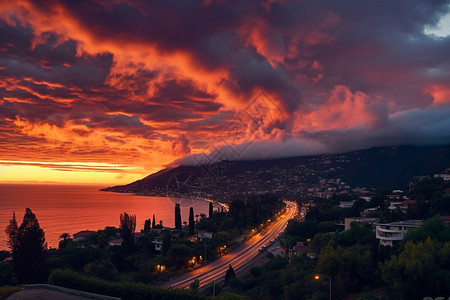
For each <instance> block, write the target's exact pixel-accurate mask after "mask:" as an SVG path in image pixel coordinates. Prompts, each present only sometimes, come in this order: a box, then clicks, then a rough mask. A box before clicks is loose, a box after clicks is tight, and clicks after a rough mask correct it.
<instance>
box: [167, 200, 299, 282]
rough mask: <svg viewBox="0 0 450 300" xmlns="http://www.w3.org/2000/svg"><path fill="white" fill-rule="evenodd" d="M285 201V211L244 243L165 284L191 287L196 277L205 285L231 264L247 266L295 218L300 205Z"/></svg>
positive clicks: (217, 277)
mask: <svg viewBox="0 0 450 300" xmlns="http://www.w3.org/2000/svg"><path fill="white" fill-rule="evenodd" d="M285 203H286V210H285V211H284V213H283V214H282V215H281V216H279V217H278V218H277V219H276V220H272V221H271V222H270V224H269V225H268V226H267V227H266V229H265V230H263V231H262V232H261V233H258V234H256V235H255V236H253V237H252V238H251V239H249V240H248V241H246V242H245V243H244V244H243V245H241V246H239V247H238V248H236V249H234V250H233V251H231V252H230V253H228V254H226V255H224V256H222V257H220V258H219V259H217V260H215V261H213V262H212V263H210V264H208V265H206V266H204V267H202V268H200V269H197V270H194V271H192V272H189V273H186V274H183V275H181V276H179V277H177V278H174V279H172V280H169V281H168V282H166V283H165V284H163V286H166V287H171V288H177V289H185V288H189V285H190V284H191V283H192V282H193V281H194V280H195V279H198V280H199V282H200V286H204V285H207V284H209V283H211V282H213V281H214V280H219V279H221V278H223V277H225V273H226V271H227V269H228V266H229V265H230V264H231V266H232V267H233V269H234V270H235V271H237V270H238V269H240V268H242V267H243V266H245V265H246V264H247V263H248V262H250V261H251V260H252V259H253V258H255V257H256V256H257V255H258V253H259V251H260V249H261V248H262V247H265V246H268V245H269V244H270V243H272V242H273V241H274V240H275V239H276V238H277V237H278V236H279V235H280V234H281V233H282V232H283V231H284V229H285V228H286V225H287V222H288V221H289V220H291V219H292V218H294V217H295V215H296V214H297V213H298V207H297V204H296V203H295V202H291V201H285Z"/></svg>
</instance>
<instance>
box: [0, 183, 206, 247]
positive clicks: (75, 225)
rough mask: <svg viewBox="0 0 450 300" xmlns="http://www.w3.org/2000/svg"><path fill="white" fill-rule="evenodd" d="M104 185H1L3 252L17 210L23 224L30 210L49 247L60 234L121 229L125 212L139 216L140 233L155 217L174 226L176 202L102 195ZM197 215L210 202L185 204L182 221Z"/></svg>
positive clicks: (1, 245)
mask: <svg viewBox="0 0 450 300" xmlns="http://www.w3.org/2000/svg"><path fill="white" fill-rule="evenodd" d="M100 188H102V187H100V186H91V185H54V184H48V185H44V184H0V250H6V249H7V244H6V234H5V227H6V226H7V225H8V224H9V220H10V219H11V217H12V213H13V211H15V212H16V219H17V222H18V223H19V226H20V224H21V223H22V219H23V215H24V213H25V208H27V207H29V208H30V209H31V210H32V211H33V212H34V213H35V214H36V217H37V219H38V221H39V224H40V225H41V227H42V228H43V229H44V231H45V237H46V241H47V243H48V245H49V247H53V248H55V247H57V246H58V242H59V235H60V234H61V233H63V232H68V233H70V234H74V233H77V232H79V231H81V230H98V229H103V228H105V227H106V226H115V227H119V223H120V221H119V217H120V214H121V213H123V212H127V213H128V214H135V215H136V231H140V230H141V229H143V228H144V221H145V219H148V218H152V216H153V214H155V218H156V222H159V220H162V221H163V225H164V226H166V227H174V223H175V220H174V207H175V205H174V201H173V199H169V198H166V197H147V196H135V195H131V194H119V193H111V192H101V191H99V189H100ZM190 206H193V207H194V214H196V215H197V214H198V215H200V214H201V213H204V214H208V207H209V203H208V202H205V201H195V202H193V203H182V205H181V217H182V221H188V217H189V207H190Z"/></svg>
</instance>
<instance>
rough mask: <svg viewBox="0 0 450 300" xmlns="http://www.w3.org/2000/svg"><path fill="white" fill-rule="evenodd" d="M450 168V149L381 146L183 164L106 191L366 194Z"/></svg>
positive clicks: (216, 194) (219, 196) (229, 194)
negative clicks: (332, 152)
mask: <svg viewBox="0 0 450 300" xmlns="http://www.w3.org/2000/svg"><path fill="white" fill-rule="evenodd" d="M448 167H450V145H444V146H422V147H421V146H398V147H381V148H370V149H364V150H357V151H351V152H347V153H338V154H326V155H315V156H299V157H291V158H280V159H271V160H255V161H232V162H230V161H222V162H218V163H216V164H213V165H199V166H179V167H176V168H170V169H164V170H161V171H159V172H157V173H154V174H151V175H149V176H147V177H145V178H143V179H141V180H138V181H135V182H133V183H130V184H127V185H122V186H115V187H109V188H106V189H104V190H105V191H113V192H121V193H136V194H141V195H154V196H174V197H177V196H187V197H211V198H214V199H221V200H225V201H226V200H230V199H232V198H233V197H235V196H236V195H242V194H253V193H264V192H274V193H277V194H280V195H287V196H302V195H303V196H305V195H310V196H320V195H321V193H322V194H323V193H325V195H327V194H329V193H331V192H333V193H341V192H343V191H346V192H352V191H354V190H355V189H356V188H361V187H365V189H362V190H365V191H367V192H368V193H369V192H373V190H374V189H377V190H386V189H393V188H405V187H406V186H407V185H408V183H409V182H410V181H411V180H412V179H413V177H414V176H420V175H427V174H433V173H439V172H442V171H443V170H444V169H446V168H448ZM359 190H361V189H359Z"/></svg>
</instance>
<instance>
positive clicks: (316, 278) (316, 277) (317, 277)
mask: <svg viewBox="0 0 450 300" xmlns="http://www.w3.org/2000/svg"><path fill="white" fill-rule="evenodd" d="M320 276H322V277H326V278H328V280H329V283H330V300H331V277H330V276H327V275H322V274H317V275H315V276H314V279H315V280H319V279H320Z"/></svg>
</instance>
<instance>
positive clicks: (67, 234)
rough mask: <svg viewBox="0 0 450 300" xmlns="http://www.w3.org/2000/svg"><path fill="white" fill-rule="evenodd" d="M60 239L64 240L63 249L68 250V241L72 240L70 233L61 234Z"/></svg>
mask: <svg viewBox="0 0 450 300" xmlns="http://www.w3.org/2000/svg"><path fill="white" fill-rule="evenodd" d="M59 238H60V239H63V240H62V248H66V246H67V239H70V233H67V232H64V233H61V235H60V236H59Z"/></svg>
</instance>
